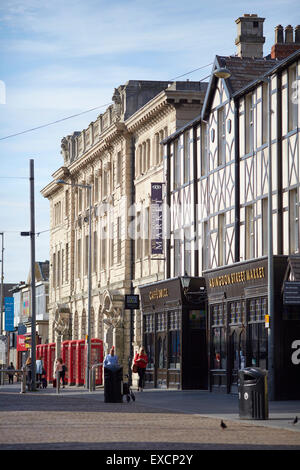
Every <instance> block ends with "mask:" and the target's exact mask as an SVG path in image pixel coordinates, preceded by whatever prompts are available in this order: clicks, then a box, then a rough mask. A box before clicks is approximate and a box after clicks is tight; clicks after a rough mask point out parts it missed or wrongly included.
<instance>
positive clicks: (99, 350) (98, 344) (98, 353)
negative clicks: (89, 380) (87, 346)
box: [91, 338, 103, 385]
mask: <svg viewBox="0 0 300 470" xmlns="http://www.w3.org/2000/svg"><path fill="white" fill-rule="evenodd" d="M100 363H103V341H102V340H101V339H98V338H93V339H91V367H92V366H93V364H100ZM102 372H103V366H98V367H96V375H95V385H102Z"/></svg>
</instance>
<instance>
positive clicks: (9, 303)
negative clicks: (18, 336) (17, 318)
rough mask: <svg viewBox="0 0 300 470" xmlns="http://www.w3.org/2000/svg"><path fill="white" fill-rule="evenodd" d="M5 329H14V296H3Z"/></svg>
mask: <svg viewBox="0 0 300 470" xmlns="http://www.w3.org/2000/svg"><path fill="white" fill-rule="evenodd" d="M4 310H5V331H14V330H15V327H14V298H13V297H5V298H4Z"/></svg>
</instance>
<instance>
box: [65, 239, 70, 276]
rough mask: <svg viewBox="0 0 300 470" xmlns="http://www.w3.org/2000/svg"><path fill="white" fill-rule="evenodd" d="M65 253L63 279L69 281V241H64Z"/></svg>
mask: <svg viewBox="0 0 300 470" xmlns="http://www.w3.org/2000/svg"><path fill="white" fill-rule="evenodd" d="M65 254H66V255H65V256H66V258H65V281H66V282H69V243H66V249H65Z"/></svg>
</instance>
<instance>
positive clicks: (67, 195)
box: [65, 189, 70, 217]
mask: <svg viewBox="0 0 300 470" xmlns="http://www.w3.org/2000/svg"><path fill="white" fill-rule="evenodd" d="M69 209H70V202H69V190H68V189H67V190H66V191H65V217H68V216H69Z"/></svg>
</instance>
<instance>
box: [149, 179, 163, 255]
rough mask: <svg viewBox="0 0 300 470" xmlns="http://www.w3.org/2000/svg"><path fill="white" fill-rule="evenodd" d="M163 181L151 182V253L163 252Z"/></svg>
mask: <svg viewBox="0 0 300 470" xmlns="http://www.w3.org/2000/svg"><path fill="white" fill-rule="evenodd" d="M162 187H163V183H151V253H152V254H153V255H162V254H163V199H162Z"/></svg>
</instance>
